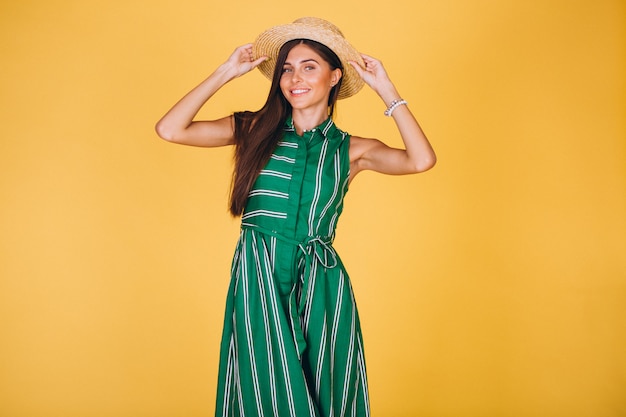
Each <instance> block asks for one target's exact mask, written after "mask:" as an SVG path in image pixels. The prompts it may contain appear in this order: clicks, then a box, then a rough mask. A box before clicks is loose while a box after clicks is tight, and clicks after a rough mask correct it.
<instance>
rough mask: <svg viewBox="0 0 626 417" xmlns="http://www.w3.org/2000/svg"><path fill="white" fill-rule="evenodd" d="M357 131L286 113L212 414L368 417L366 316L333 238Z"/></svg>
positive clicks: (237, 261)
mask: <svg viewBox="0 0 626 417" xmlns="http://www.w3.org/2000/svg"><path fill="white" fill-rule="evenodd" d="M349 142H350V137H349V135H348V134H347V133H345V132H342V131H341V130H339V129H338V128H337V127H336V126H335V124H334V122H333V121H332V120H331V119H327V120H326V121H325V122H324V123H322V124H320V125H319V126H318V127H316V128H315V129H313V130H311V131H307V132H305V133H304V134H303V136H299V135H297V134H296V132H295V129H294V127H293V121H292V120H291V119H288V120H287V122H286V125H285V129H284V135H283V138H282V140H281V141H280V142H279V143H278V144H277V146H276V149H275V150H274V153H273V154H272V156H271V158H270V160H269V161H268V163H267V165H266V166H265V168H264V169H263V170H262V171H261V172H260V174H259V176H258V178H257V180H256V182H255V184H254V186H253V187H252V190H251V192H250V195H249V198H248V203H247V205H246V209H245V211H244V213H243V215H242V222H241V235H240V238H239V241H238V243H237V247H236V250H235V255H234V259H233V263H232V271H231V283H230V287H229V290H228V296H227V300H226V314H225V319H224V331H223V335H222V342H221V353H220V366H219V378H218V392H217V405H216V410H215V415H216V416H220V417H231V416H233V417H234V416H250V417H261V416H272V417H331V416H332V417H343V416H353V417H356V416H358V417H362V416H369V398H368V390H367V376H366V370H365V360H364V355H363V341H362V336H361V329H360V324H359V317H358V313H357V308H356V304H355V300H354V295H353V292H352V287H351V284H350V280H349V278H348V274H347V273H346V270H345V268H344V266H343V264H342V263H341V260H340V258H339V256H338V255H337V253H336V252H335V250H334V249H333V247H332V242H333V238H334V235H335V227H336V225H337V220H338V218H339V215H340V214H341V211H342V208H343V198H344V195H345V193H346V192H347V189H348V177H349V172H350V161H349V156H348V150H349Z"/></svg>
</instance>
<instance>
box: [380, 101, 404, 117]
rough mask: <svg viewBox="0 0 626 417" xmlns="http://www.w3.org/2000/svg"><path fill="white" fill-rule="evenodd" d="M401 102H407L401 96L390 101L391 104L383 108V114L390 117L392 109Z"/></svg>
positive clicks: (401, 103) (400, 104)
mask: <svg viewBox="0 0 626 417" xmlns="http://www.w3.org/2000/svg"><path fill="white" fill-rule="evenodd" d="M403 104H404V105H406V104H409V103H407V102H406V100H403V99H401V98H399V99H397V100H394V101H392V102H391V104H390V105H389V107H387V110H385V116H387V117H391V113H393V111H394V110H395V109H396V108H397V107H398V106H402V105H403Z"/></svg>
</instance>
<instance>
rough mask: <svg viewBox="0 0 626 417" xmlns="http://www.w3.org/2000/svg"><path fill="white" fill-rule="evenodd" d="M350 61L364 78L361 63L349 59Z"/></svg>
mask: <svg viewBox="0 0 626 417" xmlns="http://www.w3.org/2000/svg"><path fill="white" fill-rule="evenodd" d="M348 63H349V64H350V65H352V67H353V68H354V70H355V71H356V72H357V73H358V74H359V76H360V77H361V78H363V68H362V67H361V65H359V64H358V63H357V62H354V61H348Z"/></svg>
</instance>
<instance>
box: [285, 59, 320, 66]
mask: <svg viewBox="0 0 626 417" xmlns="http://www.w3.org/2000/svg"><path fill="white" fill-rule="evenodd" d="M306 62H315V63H316V64H319V62H317V60H315V59H313V58H309V59H303V60H302V61H300V64H304V63H306ZM285 65H293V64H292V63H291V62H288V61H285Z"/></svg>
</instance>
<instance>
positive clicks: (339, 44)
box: [252, 17, 365, 99]
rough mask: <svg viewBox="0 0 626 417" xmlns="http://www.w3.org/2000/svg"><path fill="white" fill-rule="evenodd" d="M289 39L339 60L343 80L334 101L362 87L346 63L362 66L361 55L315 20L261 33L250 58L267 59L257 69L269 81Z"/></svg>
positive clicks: (329, 26)
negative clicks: (323, 49)
mask: <svg viewBox="0 0 626 417" xmlns="http://www.w3.org/2000/svg"><path fill="white" fill-rule="evenodd" d="M293 39H310V40H314V41H316V42H319V43H321V44H324V45H326V46H327V47H328V48H330V49H331V50H332V51H333V52H334V53H335V54H337V56H338V57H339V59H340V60H341V64H342V65H343V80H342V82H341V89H340V90H339V96H338V99H344V98H348V97H350V96H353V95H355V94H356V93H358V92H359V90H361V88H362V87H363V80H362V79H361V77H360V76H359V74H358V73H357V72H356V71H355V70H354V68H352V65H350V63H349V62H348V61H355V62H358V63H359V64H360V65H361V66H365V64H364V63H363V59H362V58H361V55H360V54H359V53H358V52H357V50H356V49H355V48H354V47H353V46H352V45H350V43H349V42H348V41H347V40H346V38H344V36H343V34H342V33H341V31H340V30H339V28H337V26H335V25H333V24H332V23H330V22H328V21H326V20H323V19H319V18H317V17H303V18H300V19H297V20H295V21H294V22H293V23H289V24H286V25H280V26H274V27H272V28H270V29H268V30H266V31H265V32H263V33H261V34H260V35H259V36H258V37H257V39H256V41H255V42H254V45H253V47H252V51H253V54H254V58H255V59H256V58H258V57H260V56H268V57H269V58H270V59H268V60H267V61H264V62H262V63H261V64H260V65H259V67H258V68H259V70H260V71H261V73H262V74H263V75H265V76H266V77H267V78H269V79H270V80H271V79H272V75H273V72H274V65H275V63H276V59H277V58H278V51H279V50H280V48H281V46H283V45H284V44H285V42H288V41H290V40H293Z"/></svg>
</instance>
